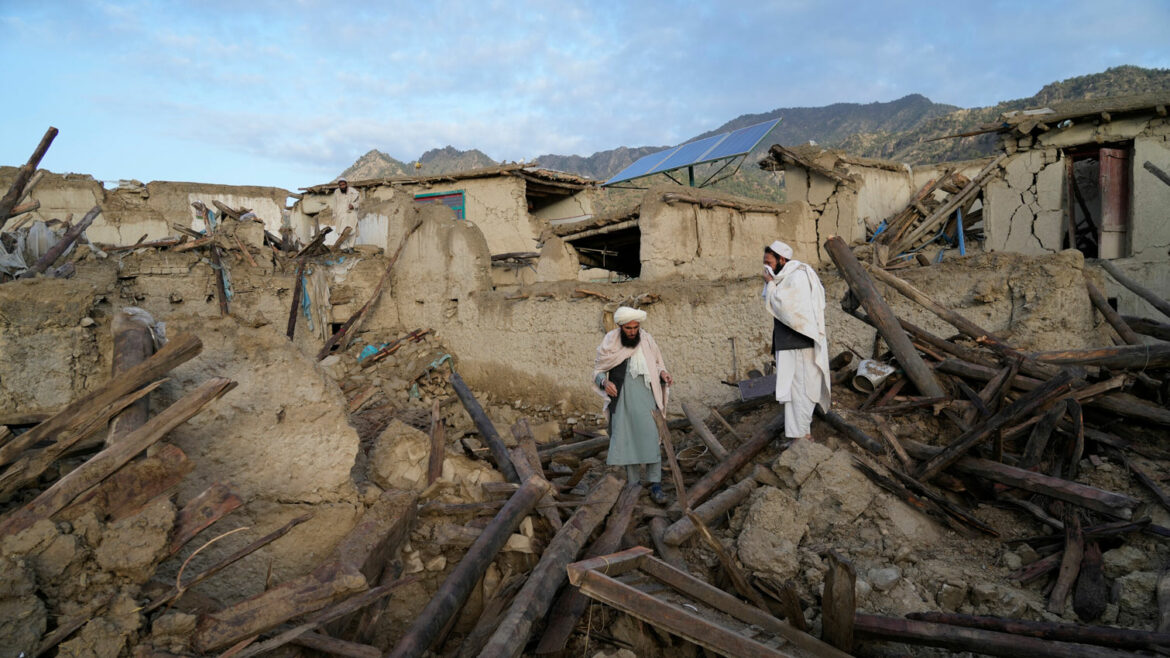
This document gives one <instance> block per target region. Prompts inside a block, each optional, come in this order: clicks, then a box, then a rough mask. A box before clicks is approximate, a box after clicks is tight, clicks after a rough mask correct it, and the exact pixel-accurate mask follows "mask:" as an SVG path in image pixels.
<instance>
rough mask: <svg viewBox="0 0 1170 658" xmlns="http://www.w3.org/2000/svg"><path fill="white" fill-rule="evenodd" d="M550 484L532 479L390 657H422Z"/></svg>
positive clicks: (470, 552)
mask: <svg viewBox="0 0 1170 658" xmlns="http://www.w3.org/2000/svg"><path fill="white" fill-rule="evenodd" d="M550 486H551V485H549V483H548V482H547V481H546V480H544V479H543V478H537V477H533V478H529V479H528V480H527V481H525V482H524V484H523V485H522V486H521V487H520V489H519V490H517V491H516V493H514V494H512V497H511V498H510V499H509V500H508V502H507V504H505V505H504V507H503V509H501V510H500V512H499V513H498V514H496V517H495V518H494V519H492V522H491V523H490V524H488V526H487V527H486V528H484V531H483V532H482V533H481V534H480V535H479V537H478V538H477V539H476V540H475V543H473V544H472V545H471V548H469V549H467V553H465V554H464V556H463V559H462V560H460V561H459V564H458V565H456V566H455V569H454V570H453V571H452V572H451V573H450V574H449V575H448V576H447V579H446V580H444V581H443V584H442V585H440V586H439V589H438V591H437V592H435V595H434V596H433V597H432V598H431V600H430V602H429V603H427V605H426V607H424V608H423V610H422V612H420V613H419V615H418V616H417V617H415V620H414V623H412V624H411V625H410V628H408V629H407V630H406V633H405V634H403V636H402V638H401V639H400V640H399V641H398V644H396V645H395V646H394V649H393V650H392V651H390V653H389V654H387V658H403V657H405V656H414V657H419V656H422V655H423V654H424V653H426V651H427V650H428V649H430V646H431V644H432V643H433V642H434V641H435V639H436V638H438V636H439V634H440V633H441V632H442V630H443V628H445V627H446V626H447V623H448V622H449V621H450V620H451V619H452V618H453V617H454V616H455V614H456V613H457V612H459V610H460V609H461V608H462V607H463V604H464V603H466V602H467V598H468V597H469V596H470V595H471V590H472V589H474V588H475V586H476V584H477V583H478V582H479V579H480V578H482V577H483V574H484V572H486V571H487V568H488V566H489V565H490V564H491V563H492V561H493V560H495V558H496V554H497V553H499V552H500V549H502V548H503V547H504V544H506V543H507V542H508V537H510V536H511V535H512V533H513V532H515V531H516V528H518V527H519V526H520V522H521V521H522V520H524V517H525V516H527V515H528V514H529V513H530V512H531V511H532V510H533V509H534V508H535V507H536V502H537V501H538V500H540V497H541V496H543V495H544V493H545V492H546V491H548V490H549V488H550Z"/></svg>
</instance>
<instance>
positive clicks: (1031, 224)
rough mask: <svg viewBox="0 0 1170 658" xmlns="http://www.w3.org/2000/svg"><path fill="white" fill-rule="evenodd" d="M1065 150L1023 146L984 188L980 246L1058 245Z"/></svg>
mask: <svg viewBox="0 0 1170 658" xmlns="http://www.w3.org/2000/svg"><path fill="white" fill-rule="evenodd" d="M1064 169H1065V161H1064V156H1063V155H1062V154H1061V152H1060V151H1058V150H1057V149H1039V150H1031V151H1023V152H1020V153H1016V154H1015V155H1012V156H1010V157H1009V158H1008V159H1007V160H1005V161H1004V164H1003V174H1002V175H1001V176H1000V177H999V178H994V179H993V180H991V181H990V182H988V183H987V185H986V186H985V187H984V188H983V233H984V244H983V248H984V249H985V250H987V251H1010V252H1014V253H1018V254H1033V255H1035V254H1051V253H1056V252H1058V251H1060V250H1061V231H1062V228H1063V225H1064V187H1065V185H1064Z"/></svg>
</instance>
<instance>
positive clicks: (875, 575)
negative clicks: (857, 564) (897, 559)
mask: <svg viewBox="0 0 1170 658" xmlns="http://www.w3.org/2000/svg"><path fill="white" fill-rule="evenodd" d="M901 579H902V570H901V569H899V568H898V567H886V568H883V569H870V570H869V582H870V583H872V584H873V587H874V589H876V590H878V591H879V592H885V591H888V590H890V589H891V588H893V587H894V585H896V584H898V581H899V580H901Z"/></svg>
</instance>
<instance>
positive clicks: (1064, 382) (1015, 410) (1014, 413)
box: [915, 371, 1072, 481]
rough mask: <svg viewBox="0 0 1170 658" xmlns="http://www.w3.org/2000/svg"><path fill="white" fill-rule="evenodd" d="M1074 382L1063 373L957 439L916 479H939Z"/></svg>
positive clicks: (921, 471)
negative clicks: (994, 435) (999, 431)
mask: <svg viewBox="0 0 1170 658" xmlns="http://www.w3.org/2000/svg"><path fill="white" fill-rule="evenodd" d="M1071 382H1072V375H1071V373H1069V372H1067V371H1062V372H1061V373H1059V374H1057V375H1056V376H1055V377H1053V378H1052V379H1050V380H1048V381H1047V382H1045V383H1044V384H1043V385H1042V386H1040V387H1039V388H1036V389H1035V390H1032V391H1029V392H1028V393H1027V394H1025V395H1023V396H1021V397H1020V398H1019V399H1018V400H1016V401H1015V402H1013V403H1012V404H1010V405H1008V406H1007V407H1006V408H1004V409H1002V410H1000V411H999V412H998V413H996V414H995V415H994V416H992V417H991V418H988V419H987V420H985V421H983V422H982V423H980V424H979V425H976V426H975V427H973V428H971V429H970V430H969V431H967V432H964V433H963V434H962V435H961V436H960V437H959V438H958V439H955V441H953V442H952V443H951V444H950V445H948V446H947V447H946V448H944V449H943V451H942V452H940V453H939V454H937V455H935V456H934V457H932V458H930V459H929V460H927V461H926V462H925V463H924V464H922V465H921V466H919V468H918V471H917V472H916V473H915V476H916V477H917V478H918V479H919V480H924V481H925V480H929V479H931V478H932V477H934V476H935V475H938V474H939V473H940V472H941V471H942V470H943V469H944V468H946V467H947V466H949V465H951V464H953V463H954V462H955V461H956V460H958V459H959V458H960V457H962V456H963V455H964V454H966V453H967V451H968V450H970V449H971V448H973V447H974V446H975V445H977V444H978V443H980V442H981V441H983V440H985V439H987V438H988V437H989V436H991V435H992V433H994V432H995V431H997V430H1000V429H1002V428H1004V427H1005V426H1007V425H1008V424H1009V423H1011V422H1013V421H1015V420H1016V419H1018V418H1021V417H1023V416H1025V415H1028V414H1030V413H1032V412H1033V411H1035V410H1036V409H1038V408H1040V407H1042V406H1044V405H1046V404H1048V403H1049V402H1051V401H1052V400H1055V399H1056V398H1058V397H1060V396H1061V395H1064V394H1065V393H1066V392H1068V390H1069V388H1070V384H1071Z"/></svg>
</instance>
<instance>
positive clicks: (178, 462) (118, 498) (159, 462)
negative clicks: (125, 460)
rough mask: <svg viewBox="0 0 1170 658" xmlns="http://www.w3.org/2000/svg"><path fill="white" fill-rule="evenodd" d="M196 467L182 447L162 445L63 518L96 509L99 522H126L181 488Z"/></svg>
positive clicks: (76, 504) (81, 500)
mask: <svg viewBox="0 0 1170 658" xmlns="http://www.w3.org/2000/svg"><path fill="white" fill-rule="evenodd" d="M194 468H195V464H194V463H193V462H192V461H191V460H189V459H187V455H185V454H184V453H183V451H182V450H180V449H179V448H178V446H175V445H173V444H170V443H163V444H160V445H159V446H158V449H157V450H155V451H154V454H151V455H148V456H146V457H144V458H142V459H140V460H138V461H134V462H131V463H129V464H127V465H126V466H124V467H122V468H121V469H119V470H118V471H117V472H116V473H114V474H113V475H111V476H110V477H108V478H106V479H105V480H103V481H102V482H101V484H99V485H98V486H96V487H94V488H93V489H90V490H89V491H87V492H86V493H85V494H84V495H82V496H80V497H79V498H78V499H77V500H75V501H73V503H71V504H70V505H69V507H66V508H65V509H63V510H61V512H60V513H59V516H60V517H61V518H64V519H65V520H67V521H68V520H73V519H75V518H77V517H78V516H80V515H81V514H83V513H84V511H85V510H87V509H94V510H96V514H97V518H98V520H101V521H105V520H107V519H109V521H111V522H113V521H117V520H119V519H123V518H125V517H127V516H130V515H132V514H134V513H136V512H138V511H139V510H141V509H142V508H143V507H144V506H146V504H147V503H149V502H150V501H152V500H154V499H155V498H156V497H157V496H161V495H162V494H164V493H166V492H168V491H171V490H172V489H174V488H175V487H177V486H179V483H180V482H182V481H183V478H184V477H185V476H186V475H187V474H188V473H190V472H191V471H192V470H193V469H194Z"/></svg>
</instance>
